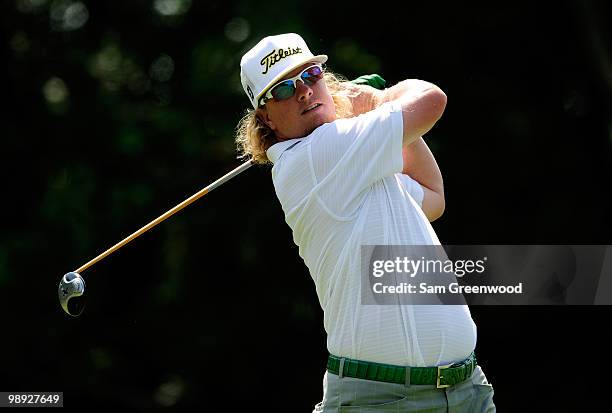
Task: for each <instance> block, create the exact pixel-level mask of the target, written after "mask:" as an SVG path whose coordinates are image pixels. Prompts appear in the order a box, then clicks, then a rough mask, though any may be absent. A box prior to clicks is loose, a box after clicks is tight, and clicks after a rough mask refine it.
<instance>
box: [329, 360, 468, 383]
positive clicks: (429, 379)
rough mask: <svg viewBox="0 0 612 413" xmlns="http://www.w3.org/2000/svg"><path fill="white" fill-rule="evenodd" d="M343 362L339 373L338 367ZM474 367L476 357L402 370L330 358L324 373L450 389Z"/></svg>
mask: <svg viewBox="0 0 612 413" xmlns="http://www.w3.org/2000/svg"><path fill="white" fill-rule="evenodd" d="M342 362H344V365H343V369H342V371H343V372H342V374H341V375H340V374H339V372H340V365H341V364H342ZM475 368H476V355H475V354H474V353H473V352H472V354H470V355H469V357H468V358H466V359H465V360H463V361H460V362H458V363H454V364H447V365H444V366H436V367H404V366H394V365H391V364H381V363H372V362H369V361H361V360H353V359H348V358H341V357H337V356H334V355H331V354H330V355H329V358H328V359H327V371H329V372H330V373H333V374H336V375H339V376H345V377H354V378H358V379H366V380H374V381H384V382H388V383H398V384H431V385H433V384H435V385H436V387H437V388H439V389H441V388H444V387H450V386H452V385H454V384H457V383H460V382H462V381H464V380H466V379H468V378H469V377H470V376H471V375H472V372H473V371H474V369H475Z"/></svg>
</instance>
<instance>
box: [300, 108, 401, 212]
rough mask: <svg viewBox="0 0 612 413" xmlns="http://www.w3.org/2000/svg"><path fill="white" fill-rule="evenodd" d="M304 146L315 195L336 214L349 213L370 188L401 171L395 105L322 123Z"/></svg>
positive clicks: (399, 133) (399, 117)
mask: <svg viewBox="0 0 612 413" xmlns="http://www.w3.org/2000/svg"><path fill="white" fill-rule="evenodd" d="M312 138H313V139H312V141H311V142H310V151H311V160H312V168H313V173H314V176H315V181H316V187H317V193H318V195H319V198H320V199H321V200H322V202H324V204H325V206H326V207H327V208H328V209H329V210H330V212H333V213H335V214H338V215H342V216H347V215H351V214H352V213H353V212H354V210H355V208H357V207H358V204H359V201H360V199H361V198H362V197H363V196H365V194H366V190H367V189H369V188H370V187H371V186H372V185H373V184H375V183H376V182H378V181H380V180H382V179H383V178H386V177H388V176H392V175H394V174H396V173H398V172H401V171H402V168H403V158H402V143H403V118H402V110H401V106H400V105H399V103H397V102H390V103H386V104H384V105H381V106H380V107H378V108H377V109H375V110H373V111H370V112H368V113H365V114H363V115H361V116H357V117H354V118H349V119H339V120H337V121H335V122H332V123H330V124H328V125H325V127H324V128H323V130H322V132H321V133H319V134H315V135H314V136H312Z"/></svg>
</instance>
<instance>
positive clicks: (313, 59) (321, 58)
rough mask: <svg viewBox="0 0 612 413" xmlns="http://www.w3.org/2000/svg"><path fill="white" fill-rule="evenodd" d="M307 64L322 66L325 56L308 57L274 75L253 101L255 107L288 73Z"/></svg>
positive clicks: (325, 59) (325, 60)
mask: <svg viewBox="0 0 612 413" xmlns="http://www.w3.org/2000/svg"><path fill="white" fill-rule="evenodd" d="M309 62H312V63H320V64H323V63H325V62H327V55H325V54H320V55H317V56H313V57H310V58H308V59H303V60H301V61H299V62H298V63H296V64H294V65H292V66H291V67H288V68H287V69H285V70H283V71H282V72H280V73H279V74H278V75H276V77H274V79H272V80H271V81H270V82H268V84H267V85H266V87H265V88H264V89H263V91H262V92H261V93H260V94H258V95H257V98H256V99H255V107H258V106H259V100H260V99H261V97H262V96H263V95H265V94H266V92H267V91H268V89H270V88H271V87H272V86H274V85H275V84H276V83H278V82H280V80H281V79H282V78H283V77H285V76H287V75H288V74H289V73H291V72H293V71H294V70H295V69H297V68H298V67H300V66H302V65H304V64H306V63H309Z"/></svg>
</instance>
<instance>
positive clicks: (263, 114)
mask: <svg viewBox="0 0 612 413" xmlns="http://www.w3.org/2000/svg"><path fill="white" fill-rule="evenodd" d="M255 115H256V116H257V117H258V118H259V120H260V121H262V122H263V123H265V124H266V125H267V126H268V128H270V129H272V130H276V125H275V124H274V121H273V120H272V119H270V117H269V116H268V111H267V110H266V108H265V107H258V108H257V109H256V111H255Z"/></svg>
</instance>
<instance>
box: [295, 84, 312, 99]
mask: <svg viewBox="0 0 612 413" xmlns="http://www.w3.org/2000/svg"><path fill="white" fill-rule="evenodd" d="M295 93H296V94H297V97H298V101H300V102H302V101H304V100H306V98H308V97H310V96H311V95H312V88H311V87H310V86H308V85H307V84H306V83H304V82H302V81H300V80H298V81H297V82H296V90H295Z"/></svg>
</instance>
